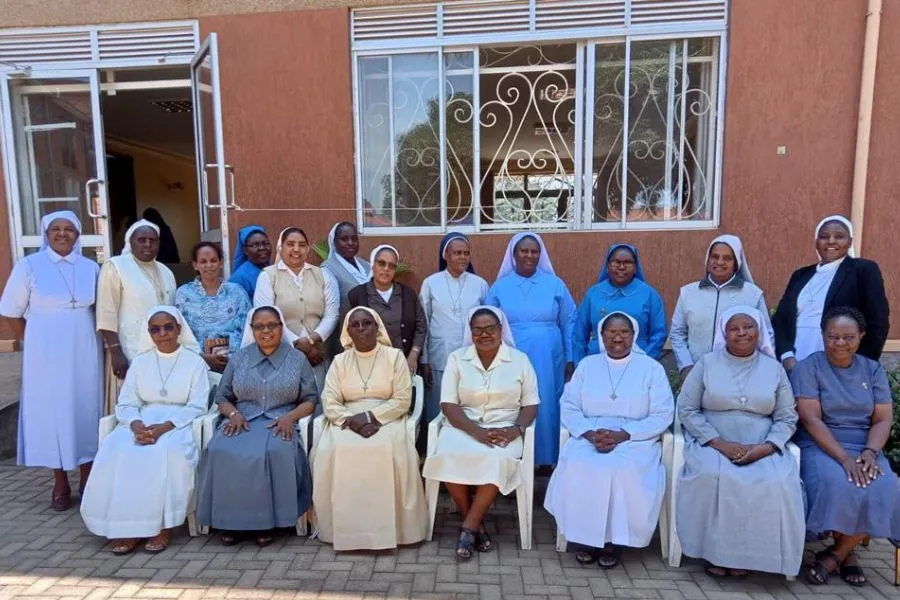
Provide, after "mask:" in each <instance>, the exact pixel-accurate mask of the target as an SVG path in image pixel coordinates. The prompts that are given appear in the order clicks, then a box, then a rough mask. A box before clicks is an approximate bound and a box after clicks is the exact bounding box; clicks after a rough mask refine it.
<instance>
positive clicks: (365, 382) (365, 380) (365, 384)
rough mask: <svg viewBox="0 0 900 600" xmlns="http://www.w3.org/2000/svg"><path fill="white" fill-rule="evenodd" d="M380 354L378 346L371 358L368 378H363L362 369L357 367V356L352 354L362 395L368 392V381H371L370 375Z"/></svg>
mask: <svg viewBox="0 0 900 600" xmlns="http://www.w3.org/2000/svg"><path fill="white" fill-rule="evenodd" d="M380 352H381V346H378V349H377V350H375V356H373V357H372V368H371V369H369V376H368V377H363V374H362V369H361V368H360V366H359V356H358V355H357V354H355V353H354V354H353V362H354V363H355V364H356V372H357V373H359V379H360V381H362V389H363V394H365V393H366V392H368V391H369V381H370V380H371V379H372V374H373V373H374V372H375V366H376V365H377V364H378V354H379V353H380Z"/></svg>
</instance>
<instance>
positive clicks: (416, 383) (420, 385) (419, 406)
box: [410, 375, 425, 427]
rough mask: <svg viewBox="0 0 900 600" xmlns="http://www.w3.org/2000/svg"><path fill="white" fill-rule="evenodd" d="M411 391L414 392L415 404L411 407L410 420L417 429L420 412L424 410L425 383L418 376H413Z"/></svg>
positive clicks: (420, 417) (420, 418)
mask: <svg viewBox="0 0 900 600" xmlns="http://www.w3.org/2000/svg"><path fill="white" fill-rule="evenodd" d="M413 389H415V390H416V399H415V400H416V403H415V404H414V405H413V411H412V415H410V420H411V421H412V422H413V423H415V426H416V427H418V426H419V421H421V420H422V412H423V411H424V410H425V381H424V380H423V379H422V377H421V376H420V375H415V376H413Z"/></svg>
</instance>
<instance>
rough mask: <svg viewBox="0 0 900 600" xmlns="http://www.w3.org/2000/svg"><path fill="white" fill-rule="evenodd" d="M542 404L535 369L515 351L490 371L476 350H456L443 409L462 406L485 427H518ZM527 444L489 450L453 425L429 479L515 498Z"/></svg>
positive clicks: (441, 440)
mask: <svg viewBox="0 0 900 600" xmlns="http://www.w3.org/2000/svg"><path fill="white" fill-rule="evenodd" d="M538 403H540V398H539V396H538V388H537V377H536V376H535V374H534V369H533V368H532V366H531V363H530V362H529V360H528V357H527V356H526V355H525V354H523V353H522V352H519V351H518V350H516V349H515V348H511V347H509V346H508V345H506V344H503V345H501V346H500V349H499V350H498V352H497V356H496V357H494V361H493V362H492V363H491V365H490V366H489V367H488V368H487V369H485V368H484V366H483V365H482V364H481V359H479V358H478V353H477V352H476V350H475V346H473V345H469V346H466V347H465V348H461V349H459V350H456V351H455V352H453V353H451V354H450V357H449V358H448V359H447V368H446V370H445V372H444V379H443V382H442V385H441V404H442V405H443V404H456V405H458V406H461V407H462V409H463V412H465V414H466V416H467V417H468V418H469V419H470V420H471V421H473V422H475V423H476V424H477V425H478V426H479V427H486V428H492V427H509V426H512V425H515V423H516V419H517V418H518V416H519V411H520V410H521V409H522V408H523V407H525V406H534V405H536V404H538ZM522 444H523V442H522V438H521V437H519V438H516V439H515V440H514V441H513V442H512V443H511V444H509V445H508V446H506V447H505V448H501V447H499V446H487V445H485V444H482V443H481V442H479V441H477V440H476V439H475V438H473V437H472V436H470V435H469V434H468V433H465V432H464V431H461V430H459V429H456V428H455V427H453V426H452V425H450V424H449V423H448V424H446V425H445V426H444V427H443V428H442V429H441V433H440V434H439V435H438V446H437V451H436V452H435V454H434V455H433V456H430V457H428V459H427V460H426V461H425V469H424V471H423V475H424V476H425V478H426V479H436V480H438V481H446V482H449V483H460V484H465V485H485V484H491V485H495V486H497V488H498V489H499V490H500V493H501V494H504V495H505V494H509V493H510V492H512V491H513V490H515V489H516V488H517V487H518V486H519V484H521V483H522V473H521V469H520V463H519V459H520V458H522V447H523V446H522Z"/></svg>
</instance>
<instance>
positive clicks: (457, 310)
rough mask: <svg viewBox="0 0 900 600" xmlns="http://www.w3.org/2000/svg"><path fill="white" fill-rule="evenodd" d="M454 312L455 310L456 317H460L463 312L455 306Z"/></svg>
mask: <svg viewBox="0 0 900 600" xmlns="http://www.w3.org/2000/svg"><path fill="white" fill-rule="evenodd" d="M452 310H453V314H454V315H458V314H459V313H461V312H462V311H461V310H460V309H459V307H458V306H454V307H453V309H452Z"/></svg>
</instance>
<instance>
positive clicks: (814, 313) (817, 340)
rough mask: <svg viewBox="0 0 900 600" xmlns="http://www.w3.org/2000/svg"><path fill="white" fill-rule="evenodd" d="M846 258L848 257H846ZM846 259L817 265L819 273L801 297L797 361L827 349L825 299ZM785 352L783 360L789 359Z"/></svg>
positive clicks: (798, 307) (802, 292)
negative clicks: (824, 332) (823, 335)
mask: <svg viewBox="0 0 900 600" xmlns="http://www.w3.org/2000/svg"><path fill="white" fill-rule="evenodd" d="M844 258H846V256H845V257H844ZM844 258H842V259H840V260H835V261H832V262H830V263H826V264H824V265H816V272H815V273H814V274H813V276H812V277H811V278H810V280H809V281H807V282H806V285H804V286H803V289H801V290H800V293H799V294H798V295H797V335H796V337H795V338H794V358H796V359H797V360H798V361H799V360H803V359H804V358H806V357H807V356H809V355H810V354H813V353H815V352H818V351H819V350H824V349H825V343H824V342H823V341H822V316H823V314H824V312H825V298H827V297H828V290H829V289H830V288H831V282H833V281H834V276H835V275H836V274H837V270H838V268H839V267H840V266H841V263H843V262H844ZM788 356H789V354H788V353H785V354H784V355H783V356H782V357H781V360H784V359H785V358H788Z"/></svg>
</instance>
